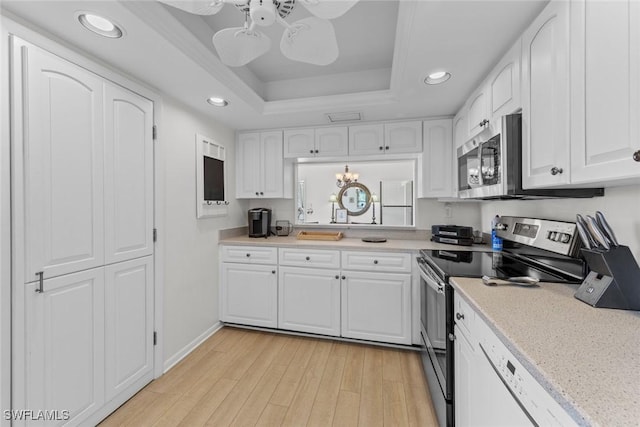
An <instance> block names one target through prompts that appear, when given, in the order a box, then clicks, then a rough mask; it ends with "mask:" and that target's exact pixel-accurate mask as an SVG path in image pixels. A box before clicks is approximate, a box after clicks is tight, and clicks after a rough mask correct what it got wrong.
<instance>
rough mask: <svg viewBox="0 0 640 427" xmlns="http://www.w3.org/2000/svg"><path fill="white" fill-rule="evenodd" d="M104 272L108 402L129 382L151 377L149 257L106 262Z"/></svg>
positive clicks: (151, 267)
mask: <svg viewBox="0 0 640 427" xmlns="http://www.w3.org/2000/svg"><path fill="white" fill-rule="evenodd" d="M104 271H105V302H104V304H105V344H106V345H105V350H106V355H105V386H106V400H107V401H109V400H110V399H112V398H113V397H115V396H117V395H119V394H121V393H123V392H125V391H126V389H127V388H128V387H130V386H131V385H133V383H135V382H137V381H140V380H146V381H145V382H149V381H151V380H152V379H153V257H151V256H146V257H142V258H138V259H134V260H131V261H125V262H120V263H117V264H112V265H108V266H106V267H105V270H104ZM131 393H132V392H131ZM124 398H126V396H124Z"/></svg>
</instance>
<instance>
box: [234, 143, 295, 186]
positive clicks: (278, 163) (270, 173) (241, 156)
mask: <svg viewBox="0 0 640 427" xmlns="http://www.w3.org/2000/svg"><path fill="white" fill-rule="evenodd" d="M282 150H283V148H282V131H270V132H261V133H260V132H250V133H241V134H239V135H238V144H237V152H236V197H237V198H239V199H246V198H282V197H285V196H286V191H285V173H288V171H287V172H285V170H284V169H285V168H284V160H283V157H282Z"/></svg>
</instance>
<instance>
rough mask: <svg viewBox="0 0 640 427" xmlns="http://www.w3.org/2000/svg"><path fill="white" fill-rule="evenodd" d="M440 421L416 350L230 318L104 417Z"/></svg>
mask: <svg viewBox="0 0 640 427" xmlns="http://www.w3.org/2000/svg"><path fill="white" fill-rule="evenodd" d="M330 425H335V426H366V427H375V426H421V427H429V426H437V420H436V416H435V412H434V410H433V406H432V403H431V397H430V396H429V391H428V389H427V385H426V382H425V380H424V375H423V373H422V366H421V362H420V358H419V354H418V353H417V352H413V351H404V350H398V349H391V348H384V347H375V346H370V345H362V344H352V343H344V342H338V341H329V340H322V339H313V338H304V337H297V336H288V335H280V334H273V333H267V332H258V331H249V330H243V329H236V328H229V327H225V328H223V329H221V330H220V331H218V332H217V333H216V334H214V335H213V336H212V337H211V338H209V339H208V340H207V341H205V342H204V343H203V344H202V345H201V346H199V347H198V348H197V349H195V350H194V351H193V352H192V353H191V354H190V355H189V356H187V357H186V358H185V359H184V360H182V361H181V362H180V363H179V364H177V365H176V366H175V367H174V368H173V369H171V370H170V371H169V372H167V373H166V374H165V375H163V376H162V377H160V378H159V379H157V380H156V381H153V382H152V383H150V384H149V385H148V386H147V387H145V388H144V389H143V390H141V391H140V392H139V393H138V394H136V395H135V396H134V397H133V398H132V399H130V400H129V401H128V402H126V403H125V404H124V405H122V406H121V407H120V408H119V409H118V410H117V411H115V412H114V413H113V414H111V415H110V416H109V417H108V418H107V419H105V420H104V421H103V422H102V423H101V424H100V426H101V427H110V426H190V427H194V426H330Z"/></svg>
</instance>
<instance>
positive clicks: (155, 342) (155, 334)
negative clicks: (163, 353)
mask: <svg viewBox="0 0 640 427" xmlns="http://www.w3.org/2000/svg"><path fill="white" fill-rule="evenodd" d="M157 344H158V333H157V332H156V331H153V345H157Z"/></svg>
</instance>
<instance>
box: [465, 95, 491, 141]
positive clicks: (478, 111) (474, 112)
mask: <svg viewBox="0 0 640 427" xmlns="http://www.w3.org/2000/svg"><path fill="white" fill-rule="evenodd" d="M488 97H489V96H488V95H487V88H486V87H484V86H483V87H481V88H480V89H479V90H478V91H477V92H475V93H474V94H473V95H471V97H470V98H469V101H468V104H467V105H468V107H467V126H468V130H469V131H468V132H467V133H468V135H469V138H472V137H474V136H476V135H477V134H479V133H480V132H482V131H484V130H485V129H486V128H487V127H488V125H489V121H490V116H489V111H488V110H489V108H488V105H487V104H488V102H487V98H488Z"/></svg>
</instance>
